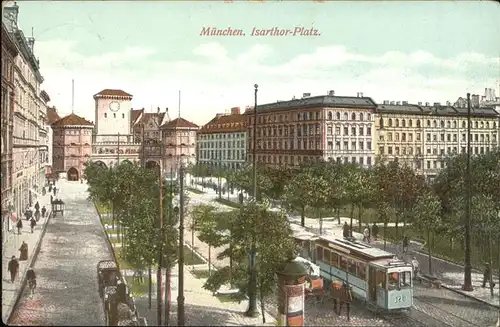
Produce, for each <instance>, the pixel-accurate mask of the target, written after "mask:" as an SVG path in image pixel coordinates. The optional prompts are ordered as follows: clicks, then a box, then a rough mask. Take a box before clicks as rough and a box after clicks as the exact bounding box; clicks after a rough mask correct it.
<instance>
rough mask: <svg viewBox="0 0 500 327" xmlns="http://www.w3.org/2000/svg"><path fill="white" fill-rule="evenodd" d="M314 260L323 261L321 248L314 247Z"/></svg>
mask: <svg viewBox="0 0 500 327" xmlns="http://www.w3.org/2000/svg"><path fill="white" fill-rule="evenodd" d="M316 260H320V261H323V248H322V247H321V246H317V247H316Z"/></svg>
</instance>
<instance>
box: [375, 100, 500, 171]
mask: <svg viewBox="0 0 500 327" xmlns="http://www.w3.org/2000/svg"><path fill="white" fill-rule="evenodd" d="M497 124H498V114H497V113H496V112H495V110H493V109H492V108H475V109H473V110H472V126H471V136H472V138H471V149H472V153H473V154H482V153H485V152H488V151H490V150H492V149H493V148H495V147H498V144H499V143H498V137H499V136H498V127H497ZM375 129H376V140H377V146H376V153H375V155H376V156H377V157H378V158H380V159H382V160H387V161H399V162H401V163H403V164H406V165H409V166H410V167H412V168H414V169H416V171H417V173H419V174H422V175H425V176H427V177H428V178H431V179H432V178H433V177H435V176H436V174H437V172H438V170H439V169H441V168H443V167H444V166H445V159H446V157H447V156H449V155H453V154H456V153H460V152H462V153H463V152H466V151H467V109H466V108H458V107H453V106H451V105H450V104H449V103H447V104H446V105H441V104H440V103H434V104H433V105H430V103H428V102H426V103H425V104H422V103H421V102H420V103H419V104H418V105H415V104H408V103H407V102H405V101H403V102H402V103H401V104H400V103H399V102H396V103H394V101H392V102H389V101H384V103H383V104H381V105H378V106H377V119H376V122H375Z"/></svg>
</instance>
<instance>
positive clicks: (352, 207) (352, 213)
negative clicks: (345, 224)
mask: <svg viewBox="0 0 500 327" xmlns="http://www.w3.org/2000/svg"><path fill="white" fill-rule="evenodd" d="M349 216H351V221H350V227H349V235H350V236H351V237H352V221H353V217H354V203H351V214H350V215H349Z"/></svg>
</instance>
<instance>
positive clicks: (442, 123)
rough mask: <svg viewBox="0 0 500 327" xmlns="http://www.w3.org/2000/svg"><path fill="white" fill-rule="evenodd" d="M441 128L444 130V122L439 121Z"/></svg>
mask: <svg viewBox="0 0 500 327" xmlns="http://www.w3.org/2000/svg"><path fill="white" fill-rule="evenodd" d="M441 128H444V121H442V120H441Z"/></svg>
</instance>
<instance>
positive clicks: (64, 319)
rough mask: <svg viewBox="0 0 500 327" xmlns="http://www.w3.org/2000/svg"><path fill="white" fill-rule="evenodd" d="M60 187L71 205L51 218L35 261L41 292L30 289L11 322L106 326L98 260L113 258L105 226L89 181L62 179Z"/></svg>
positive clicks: (16, 323)
mask: <svg viewBox="0 0 500 327" xmlns="http://www.w3.org/2000/svg"><path fill="white" fill-rule="evenodd" d="M57 187H58V188H59V190H60V193H59V194H58V196H59V197H60V198H61V199H62V200H63V201H64V202H65V205H66V207H65V211H64V216H61V214H60V213H58V214H57V215H56V217H53V218H51V219H50V220H49V222H48V226H47V230H46V233H45V237H44V238H43V240H42V244H41V249H40V253H39V254H38V257H37V259H36V261H35V263H34V270H35V273H36V274H37V288H36V291H35V294H34V296H33V298H30V297H29V295H28V291H27V287H26V288H25V290H24V294H23V295H22V298H21V299H20V301H19V303H18V305H17V307H16V308H15V309H14V312H13V315H12V317H11V320H10V324H12V325H21V326H26V325H39V326H44V325H45V326H53V325H63V326H70V325H80V326H98V325H100V326H102V325H103V324H104V312H103V308H102V304H101V303H102V302H101V299H100V298H99V294H98V292H97V276H96V265H97V262H98V261H99V260H103V259H111V255H110V254H109V252H108V249H107V246H106V243H105V242H106V241H105V237H104V233H103V230H102V226H101V224H100V222H99V218H98V216H97V213H96V211H95V208H94V206H93V205H92V203H91V202H89V201H88V200H87V192H86V190H87V185H86V184H80V182H67V181H62V180H61V181H60V182H58V184H57Z"/></svg>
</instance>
